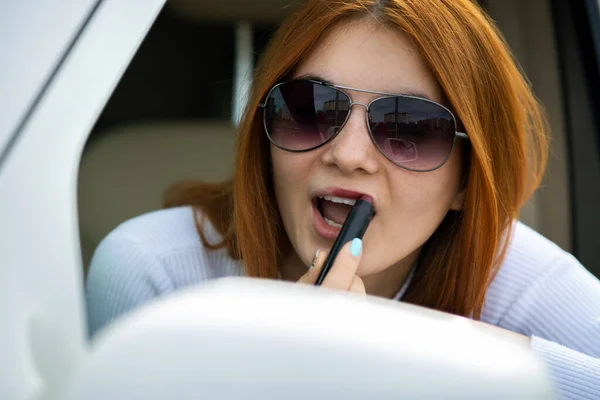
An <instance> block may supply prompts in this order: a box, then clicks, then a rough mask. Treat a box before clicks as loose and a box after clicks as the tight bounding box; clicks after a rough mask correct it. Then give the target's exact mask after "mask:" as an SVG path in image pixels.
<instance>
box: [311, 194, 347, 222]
mask: <svg viewBox="0 0 600 400" xmlns="http://www.w3.org/2000/svg"><path fill="white" fill-rule="evenodd" d="M356 200H357V199H349V198H344V197H337V196H318V197H315V198H314V199H313V204H314V205H315V207H316V208H317V210H318V211H319V213H320V214H321V217H323V220H324V221H325V223H326V224H327V225H329V226H331V227H333V228H337V229H340V228H341V227H342V225H343V224H344V222H345V221H346V218H347V217H348V214H349V213H350V210H352V207H353V206H354V205H355V204H356Z"/></svg>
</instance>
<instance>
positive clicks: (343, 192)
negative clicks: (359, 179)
mask: <svg viewBox="0 0 600 400" xmlns="http://www.w3.org/2000/svg"><path fill="white" fill-rule="evenodd" d="M323 196H335V197H341V198H344V199H352V200H358V199H360V198H363V199H364V200H367V201H369V202H370V203H371V204H372V205H373V208H374V209H375V210H377V204H376V202H375V197H374V196H372V195H370V194H368V193H364V192H358V191H356V190H351V189H346V188H341V187H327V188H323V189H320V190H317V191H316V192H314V193H313V194H312V198H313V199H314V198H315V197H323Z"/></svg>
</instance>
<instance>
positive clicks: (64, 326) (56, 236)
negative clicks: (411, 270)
mask: <svg viewBox="0 0 600 400" xmlns="http://www.w3.org/2000/svg"><path fill="white" fill-rule="evenodd" d="M164 2H165V1H164V0H38V1H36V2H35V5H32V4H30V3H31V2H26V1H12V2H8V1H7V2H2V3H0V54H2V62H0V326H1V327H2V328H1V329H0V399H2V400H4V399H7V400H13V399H14V400H25V399H39V400H46V399H61V400H70V399H85V400H93V399H107V398H110V399H129V398H131V399H133V398H144V399H147V400H154V399H171V398H178V399H192V398H194V399H195V398H211V399H233V398H236V399H239V398H246V399H254V398H261V399H280V398H286V399H296V398H297V399H300V398H311V399H338V398H339V399H341V398H348V397H352V398H367V397H368V398H371V399H375V398H417V397H418V398H421V399H433V398H446V399H447V398H457V399H458V398H460V399H476V398H486V399H488V398H495V399H547V398H552V393H551V391H550V385H549V383H548V381H547V377H546V376H545V372H544V368H543V366H542V365H540V363H539V361H538V360H536V359H534V358H533V357H532V356H531V355H530V354H529V353H527V352H525V351H524V350H523V349H521V348H519V347H517V346H515V345H513V344H511V343H510V342H509V341H505V340H504V338H502V337H498V336H495V335H494V334H493V333H490V332H487V331H486V330H482V328H481V327H478V326H476V325H474V324H472V323H470V322H469V320H467V319H464V318H460V317H454V316H450V315H446V314H442V313H438V312H434V311H428V310H425V309H421V308H418V307H415V306H408V305H405V304H401V303H397V302H391V301H386V300H380V299H379V300H378V299H368V301H364V300H362V299H361V300H359V299H353V298H347V297H344V300H343V301H342V299H341V297H340V295H339V294H337V293H334V292H328V291H318V292H315V291H314V290H312V288H299V287H296V286H291V285H289V284H286V283H281V282H266V281H264V282H263V281H255V280H248V279H241V278H239V279H227V280H223V281H215V282H214V283H212V284H209V285H206V286H203V287H202V288H191V289H190V290H188V291H183V292H181V293H178V294H176V295H174V296H172V297H169V298H168V299H165V300H163V301H160V302H157V303H155V304H151V305H149V306H147V307H144V308H142V309H140V310H138V311H136V312H134V313H132V314H131V315H128V316H126V317H124V318H123V319H121V320H120V321H118V323H116V324H114V325H112V326H110V327H108V328H107V329H105V330H104V331H102V332H101V333H100V334H99V335H98V336H97V337H95V338H94V340H93V341H90V340H88V335H87V332H86V323H85V311H84V310H85V307H84V296H83V282H84V276H85V272H84V271H85V266H86V265H87V262H88V260H89V257H90V255H91V252H93V249H94V247H95V246H96V245H97V244H98V242H99V240H100V239H101V238H102V237H103V236H104V235H105V234H106V233H108V231H109V230H111V229H112V228H114V226H115V225H116V224H118V223H119V222H121V221H123V220H125V219H127V218H129V217H132V216H134V215H137V214H141V213H143V212H145V211H149V210H150V209H153V208H157V207H160V191H161V190H162V188H164V187H165V186H166V184H168V183H169V182H172V181H175V180H177V179H187V178H194V177H195V178H197V179H204V178H206V179H215V180H216V179H221V178H224V177H226V176H227V175H228V174H229V173H230V171H231V168H230V161H231V157H232V150H231V149H232V142H233V139H234V138H235V128H234V127H235V123H236V121H237V118H239V113H240V110H241V109H242V107H243V100H242V99H243V93H244V90H245V89H246V88H247V87H248V85H249V79H250V78H249V76H250V74H249V73H248V72H249V71H250V70H251V68H252V65H253V54H254V50H255V48H254V46H255V44H256V43H258V42H261V41H263V40H264V39H265V37H264V35H266V34H267V33H268V32H269V29H271V27H272V26H274V24H276V22H277V21H278V20H279V19H280V18H282V16H283V15H285V13H287V12H289V10H290V9H289V8H288V7H287V3H288V1H283V0H269V1H266V0H265V1H263V2H248V1H244V0H236V1H233V0H227V1H225V0H223V1H206V0H195V1H194V0H188V1H185V0H170V1H169V2H168V3H167V5H166V6H165V4H164ZM523 3H527V4H523ZM551 4H552V7H554V8H551ZM488 6H489V8H490V12H491V13H492V15H493V16H494V18H496V19H497V20H498V21H499V24H500V25H501V27H502V26H504V27H505V28H506V32H505V33H506V35H507V37H508V39H509V41H511V44H512V45H513V47H514V48H515V49H516V52H517V56H519V55H521V56H522V64H523V65H524V68H525V69H526V70H528V73H529V75H530V77H532V81H533V84H534V88H535V89H536V90H537V91H538V95H539V96H540V97H541V98H542V100H543V101H544V102H545V104H546V105H547V107H548V109H549V110H550V111H551V113H550V114H551V123H552V125H553V131H554V132H555V135H556V137H555V138H554V141H553V143H554V146H555V147H554V148H553V152H554V154H555V155H557V156H556V157H555V158H553V159H552V160H551V161H550V171H551V180H549V182H548V183H547V184H546V186H545V189H544V190H543V191H542V192H541V193H540V194H539V195H538V196H537V197H536V198H535V199H534V200H533V203H532V207H530V208H529V209H528V210H526V213H525V215H524V216H523V218H525V219H527V222H528V223H529V224H530V225H532V226H533V227H534V228H536V229H538V230H540V231H542V232H543V233H544V234H545V235H546V236H548V237H549V238H550V239H552V240H554V241H555V242H557V243H558V244H560V245H561V246H563V247H565V248H567V249H569V250H572V251H575V252H576V253H577V254H576V255H577V256H578V257H579V258H580V259H581V260H582V262H583V264H584V265H587V266H589V267H590V268H591V270H592V272H594V273H595V274H596V275H599V274H600V246H597V243H595V241H596V237H597V234H596V232H597V227H598V226H600V212H599V211H598V209H597V204H600V147H598V144H597V143H598V142H600V122H599V121H598V119H594V114H595V110H598V109H599V107H600V104H599V103H598V101H599V100H598V97H597V93H600V87H598V86H599V85H600V83H599V82H600V71H599V70H598V68H600V51H599V50H598V49H599V48H600V37H598V36H599V34H598V32H599V31H600V23H599V22H598V21H599V20H600V13H599V12H598V8H599V6H598V5H597V4H596V3H595V2H593V1H585V0H569V1H567V0H556V1H552V2H551V1H549V0H536V1H531V2H520V1H517V0H510V1H509V0H506V1H503V2H489V4H488ZM163 7H167V8H163ZM582 13H583V14H582ZM582 15H583V16H584V17H586V18H588V19H587V20H585V21H584V20H582V19H581V18H582ZM157 16H158V18H157ZM533 16H535V18H533ZM161 18H162V19H161ZM173 18H175V19H176V18H180V19H176V21H177V22H173V21H175V20H173ZM170 19H171V20H170ZM217 20H218V21H219V23H216V22H214V21H217ZM160 21H162V22H160ZM169 21H170V22H169ZM211 21H212V22H211ZM574 21H575V22H574ZM586 21H587V22H586ZM159 22H160V23H161V24H162V25H160V26H161V28H160V29H167V31H168V29H169V27H171V28H173V27H177V29H179V30H178V31H177V32H179V34H181V36H180V39H181V38H183V39H181V40H183V41H185V40H188V42H187V46H190V43H193V42H194V40H200V39H203V40H204V41H205V42H207V40H208V42H207V43H209V44H210V43H212V42H210V40H213V39H214V40H217V42H218V43H224V42H226V41H227V40H228V39H227V38H228V37H230V38H231V53H232V54H231V60H232V61H231V63H230V64H231V68H230V73H229V75H230V76H231V77H232V80H231V81H232V84H231V88H230V92H229V93H227V94H223V93H222V92H219V93H220V95H222V97H221V98H220V100H219V101H220V103H219V104H221V106H222V107H221V110H226V111H227V112H225V111H222V112H220V113H216V115H217V118H216V120H211V121H207V120H198V119H194V118H192V117H194V116H196V117H197V115H196V114H194V112H196V111H197V110H196V111H190V113H191V114H190V115H191V117H190V115H184V117H181V116H180V115H179V116H178V114H177V113H178V112H179V111H181V110H184V109H186V110H193V104H194V101H196V100H197V99H195V98H194V95H193V93H192V94H189V93H188V98H187V100H186V101H188V103H185V104H184V103H182V104H184V105H187V106H188V107H189V108H185V107H183V106H182V108H178V109H176V110H175V111H173V110H171V111H169V110H170V109H169V107H168V105H169V104H173V102H174V101H175V100H174V99H175V98H176V97H177V93H176V92H177V91H175V90H173V91H172V95H173V96H175V97H173V98H167V99H165V100H164V101H165V102H164V104H161V106H160V107H159V109H160V110H162V111H164V115H163V116H166V117H169V118H168V119H163V120H162V121H161V122H158V121H152V120H148V119H146V120H145V122H139V121H138V120H135V118H137V117H139V116H140V115H142V114H144V112H141V114H140V113H138V114H136V110H137V111H139V109H141V108H143V107H142V106H141V105H140V106H139V107H138V106H137V104H138V103H137V102H139V104H142V105H143V104H145V103H144V99H145V98H144V96H147V93H142V94H138V95H137V96H138V97H135V99H136V100H135V102H131V101H128V100H127V99H128V97H127V96H125V97H121V98H119V97H118V96H120V95H121V94H123V93H125V92H127V90H128V89H127V87H126V86H127V85H129V84H133V85H134V87H138V88H139V87H147V86H148V82H146V81H144V80H143V79H142V80H139V79H141V78H140V77H143V76H142V75H138V74H137V73H132V74H131V75H128V71H132V70H131V68H133V67H134V64H135V65H136V66H138V67H139V66H140V65H141V66H144V65H146V66H147V65H150V64H151V63H149V62H148V61H146V62H145V61H144V59H143V58H139V59H134V56H135V57H138V56H139V55H140V54H141V53H137V55H136V52H138V49H140V46H142V47H143V46H144V45H147V47H146V48H147V49H150V50H148V51H150V52H151V50H152V49H154V50H153V51H154V52H155V53H152V54H154V56H153V58H151V59H152V60H158V59H160V58H161V55H160V51H161V50H160V49H165V48H167V47H168V46H167V47H164V46H163V47H161V46H160V45H159V44H160V40H164V39H165V37H171V39H172V38H177V37H179V36H177V35H169V34H168V32H167V33H165V32H163V34H162V36H161V35H160V32H159V31H158V30H157V31H154V33H156V34H155V35H154V36H152V35H151V34H148V32H149V31H150V32H151V33H152V32H153V31H152V29H154V28H156V27H157V26H158V25H157V24H158V23H159ZM586 23H587V24H588V25H585V24H586ZM202 24H204V25H202ZM219 24H220V25H219ZM227 24H229V25H227ZM193 26H204V28H202V29H196V30H194V28H193ZM223 26H230V27H231V34H230V36H228V35H229V34H227V35H220V34H217V35H206V34H205V33H206V32H209V31H210V29H215V30H216V32H222V31H220V29H224V28H223ZM265 26H266V28H265ZM575 26H577V28H578V29H577V30H575ZM582 26H587V27H588V28H589V29H588V30H585V29H584V28H582ZM234 27H235V29H234ZM557 27H558V28H560V29H557V30H556V31H555V29H556V28H557ZM205 28H206V29H205ZM156 29H158V28H156ZM173 29H175V28H173ZM261 29H263V30H264V32H266V33H265V34H263V35H262V36H260V35H256V34H255V35H252V32H253V31H254V32H260V31H261ZM594 29H595V30H594ZM186 32H187V34H186ZM190 32H196V33H198V32H200V33H199V35H200V36H198V37H196V38H195V39H194V38H193V37H192V38H191V39H190V36H189V34H190ZM202 32H204V33H202ZM186 35H187V36H186ZM554 37H556V38H557V41H556V42H555V41H554V39H553V38H554ZM157 38H158V39H157ZM185 38H187V39H185ZM219 40H220V42H219ZM234 44H235V46H234ZM579 45H581V46H583V47H581V46H580V47H578V46H579ZM594 45H595V46H596V47H593V46H594ZM182 46H183V45H182ZM585 46H588V47H585ZM183 48H185V47H182V49H183ZM215 48H218V47H215ZM215 48H213V47H210V46H208V47H207V49H213V50H214V49H215ZM187 49H188V50H191V53H193V49H192V48H190V47H187ZM532 49H535V50H536V51H535V52H533V51H532ZM221 50H223V48H221ZM207 51H208V50H207ZM211 51H212V50H211ZM215 51H216V50H215ZM191 53H190V54H191ZM226 53H227V52H226V51H224V52H223V54H226ZM144 54H149V53H144ZM170 54H171V55H173V54H179V55H181V54H186V53H185V52H184V51H183V50H177V49H174V50H173V52H172V53H170ZM224 57H225V56H224ZM596 57H597V58H596ZM132 59H134V62H132ZM163 59H165V57H163ZM200 60H201V61H202V62H205V63H211V62H216V61H215V60H216V58H211V57H204V56H203V55H202V56H201V57H200ZM594 60H596V61H594ZM196 61H198V60H196ZM130 63H131V64H130ZM184 64H185V62H183V63H181V64H180V66H181V65H184ZM165 65H167V64H165ZM207 65H208V64H207ZM594 68H596V70H595V69H594ZM142 69H143V68H142ZM209 70H210V69H209ZM536 71H538V72H539V73H536ZM540 71H541V72H540ZM187 73H188V74H189V75H183V74H184V72H181V71H179V70H167V71H166V72H163V75H164V77H165V79H166V80H165V82H169V79H175V78H176V77H177V76H179V75H180V74H181V76H184V78H185V79H190V80H191V79H192V78H193V77H196V72H195V71H187ZM197 73H198V74H201V71H198V72H197ZM169 77H170V78H169ZM201 77H202V76H201ZM136 79H138V80H137V81H136ZM132 82H133V83H132ZM135 82H137V85H138V86H135ZM207 82H208V83H207ZM215 84H217V82H216V80H215V79H213V78H211V77H210V76H207V77H206V78H205V81H204V83H203V85H205V86H204V87H208V88H210V87H218V85H217V86H214V85H215ZM211 85H213V86H211ZM158 86H160V85H158ZM158 86H157V87H158ZM162 87H163V89H161V90H164V91H165V93H166V92H168V87H169V86H168V84H166V85H165V86H162ZM165 88H167V89H165ZM596 89H597V90H596ZM129 90H130V93H131V89H129ZM152 90H154V89H152ZM156 90H158V89H156ZM594 90H595V92H594ZM133 92H135V90H133ZM162 93H163V92H161V95H162ZM594 93H595V95H596V97H594ZM134 94H135V93H134ZM217 94H218V93H217ZM213 95H214V93H211V94H206V96H213ZM111 96H112V97H111ZM158 97H161V96H158ZM119 99H120V100H119ZM123 99H125V100H123ZM111 102H112V103H111ZM107 104H108V105H107ZM110 104H113V106H114V105H115V104H116V106H114V107H113V108H111V106H110ZM148 104H149V103H148ZM148 104H146V105H148ZM229 104H232V106H230V105H229ZM180 105H181V104H180ZM136 107H138V108H136ZM162 111H161V112H162ZM120 112H122V113H121V114H119V113H120ZM153 112H154V111H152V107H150V111H148V112H147V113H146V114H144V115H152V113H153ZM169 112H171V114H169ZM184 114H185V113H184ZM182 115H183V114H182ZM223 115H226V117H223ZM179 117H181V118H179ZM177 118H179V119H177ZM140 120H141V119H140ZM107 121H108V122H111V121H112V122H113V125H110V124H109V123H108V122H107ZM115 121H116V122H118V124H116V125H115V124H114V122H115ZM207 131H210V132H219V134H218V135H214V134H213V135H209V134H206V135H203V134H199V133H202V132H207ZM90 132H92V137H91V139H90V140H89V141H88V137H89V136H90ZM86 142H87V144H86ZM84 148H85V152H84ZM567 149H569V151H567ZM186 152H187V153H186ZM198 152H200V154H202V155H203V156H202V157H198V154H199V153H198ZM157 165H158V166H157ZM207 165H208V166H211V168H212V169H211V170H210V171H209V169H208V168H207ZM217 298H218V299H220V300H219V301H220V302H221V304H222V306H221V307H220V308H219V309H218V310H215V309H214V307H211V306H210V305H211V304H214V303H215V299H217ZM274 304H276V305H277V306H274ZM283 307H285V308H286V310H287V312H286V314H285V315H286V317H285V318H282V317H281V315H282V313H280V309H281V308H283ZM333 308H335V310H336V313H337V315H340V317H339V318H337V319H331V318H329V316H330V314H331V312H330V310H332V309H333ZM289 310H292V311H291V312H290V311H289ZM350 315H351V316H352V318H350ZM392 316H393V318H392ZM356 321H360V323H357V322H356ZM357 332H359V333H360V335H357ZM424 332H437V334H432V333H428V334H425V333H424ZM349 348H351V349H352V351H348V349H349ZM190 349H193V350H192V351H190ZM489 360H494V362H493V363H492V362H490V361H489ZM232 365H234V366H235V367H234V368H233V369H234V371H232V367H231V366H232ZM199 376H202V377H204V378H203V379H199V378H198V377H199ZM307 382H310V384H307ZM434 382H435V384H434Z"/></svg>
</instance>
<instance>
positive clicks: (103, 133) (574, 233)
mask: <svg viewBox="0 0 600 400" xmlns="http://www.w3.org/2000/svg"><path fill="white" fill-rule="evenodd" d="M480 3H481V4H482V6H483V7H484V8H485V9H486V10H487V11H488V12H489V13H490V15H491V16H492V18H493V19H494V20H496V21H497V23H498V25H499V26H500V28H501V30H502V32H503V33H504V35H505V37H506V38H507V40H508V42H509V44H510V46H511V47H512V49H513V51H514V54H515V56H516V58H517V60H518V61H519V63H520V65H521V67H522V69H523V71H524V72H525V73H526V75H527V76H528V78H529V79H530V81H531V84H532V86H533V89H534V91H535V93H536V95H537V96H538V98H539V99H540V100H541V101H542V103H543V104H544V105H545V107H546V110H547V112H548V115H549V119H550V123H551V127H552V142H551V155H550V160H549V165H548V170H547V174H546V178H545V181H544V183H543V185H542V188H541V189H540V190H539V191H538V193H536V195H535V196H534V197H533V198H532V200H531V201H530V203H529V204H528V205H527V206H526V207H525V209H524V210H523V214H522V216H521V219H522V220H523V221H524V222H525V223H527V224H528V225H530V226H532V227H533V228H534V229H536V230H538V231H539V232H541V233H542V234H543V235H545V236H546V237H548V238H549V239H551V240H552V241H554V242H556V243H557V244H558V245H560V246H561V247H563V248H564V249H566V250H568V251H571V252H573V253H574V254H575V255H576V256H577V257H578V258H579V259H580V260H581V261H582V262H583V264H584V265H586V266H587V267H588V269H590V270H591V271H592V272H593V273H595V274H596V276H600V245H599V244H598V243H597V239H596V237H597V228H598V227H599V226H600V210H599V209H598V205H600V141H599V139H600V114H599V113H598V110H600V11H599V10H600V1H599V0H527V1H518V0H487V1H480ZM295 6H296V4H295V3H294V2H292V1H290V0H260V1H248V0H220V1H203V0H168V1H167V3H166V6H165V7H164V9H163V10H162V12H161V13H160V15H159V16H158V18H157V19H156V21H155V23H154V25H153V27H152V28H151V30H150V32H149V33H148V35H147V37H146V38H145V40H144V42H143V43H142V45H141V47H140V48H139V50H138V52H137V54H136V55H135V57H134V59H133V61H132V62H131V64H130V65H129V68H128V69H127V71H126V73H125V74H124V76H123V77H122V79H121V81H120V83H119V85H118V86H117V88H116V90H115V91H114V93H113V95H112V97H111V99H110V101H109V102H108V104H107V105H106V107H105V109H104V111H103V112H102V115H101V116H100V118H99V119H98V121H97V123H96V125H95V127H94V129H93V131H92V133H91V135H90V137H89V139H88V142H87V144H86V148H85V151H84V154H83V156H82V160H81V167H80V174H79V186H78V190H79V193H78V196H79V198H78V201H79V217H80V218H79V223H80V233H81V244H82V252H83V262H84V265H85V266H86V268H87V265H88V264H89V261H90V258H91V256H92V254H93V251H94V249H95V248H96V246H97V245H98V244H99V242H100V241H101V240H102V238H103V237H104V236H105V235H106V234H108V232H110V231H111V230H112V229H114V228H115V227H116V226H117V225H118V224H119V223H121V222H123V221H125V220H127V219H129V218H131V217H134V216H136V215H140V214H143V213H145V212H148V211H152V210H156V209H160V208H162V196H163V192H164V190H165V189H166V188H167V187H168V186H169V185H170V184H171V183H173V182H175V181H178V180H187V179H200V180H205V181H220V180H223V179H226V178H228V177H230V176H231V173H232V170H233V149H234V140H235V136H236V130H235V126H236V122H237V121H238V118H239V115H240V111H241V109H242V107H243V105H244V100H245V93H246V90H247V88H248V86H249V85H250V82H251V76H252V71H253V67H254V65H255V63H256V60H257V59H258V58H259V57H260V54H261V52H262V50H263V48H264V46H265V44H266V42H267V41H268V40H269V38H270V36H271V34H272V33H273V31H274V30H275V29H276V27H277V25H278V23H279V22H280V21H281V19H282V18H284V17H285V16H286V15H287V14H288V13H290V12H293V10H294V7H295Z"/></svg>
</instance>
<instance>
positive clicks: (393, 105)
mask: <svg viewBox="0 0 600 400" xmlns="http://www.w3.org/2000/svg"><path fill="white" fill-rule="evenodd" d="M368 117H369V126H370V128H371V132H372V134H373V138H374V139H375V143H376V144H377V146H378V147H379V149H380V150H381V151H382V153H383V154H385V156H386V157H387V158H388V159H390V160H391V161H392V162H394V163H395V164H397V165H400V166H402V167H405V168H408V169H411V170H414V171H428V170H432V169H435V168H438V167H440V166H441V165H442V164H443V163H444V162H445V161H446V159H447V158H448V156H449V155H450V152H451V151H452V145H453V143H454V135H455V130H456V128H455V124H454V119H453V118H452V115H451V114H450V112H449V111H448V110H446V109H444V108H443V107H440V106H439V105H437V104H435V103H431V102H429V101H426V100H421V99H415V98H410V97H388V98H383V99H379V100H376V101H375V102H374V103H373V104H371V108H370V111H369V116H368Z"/></svg>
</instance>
